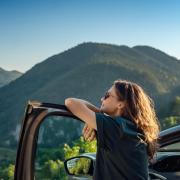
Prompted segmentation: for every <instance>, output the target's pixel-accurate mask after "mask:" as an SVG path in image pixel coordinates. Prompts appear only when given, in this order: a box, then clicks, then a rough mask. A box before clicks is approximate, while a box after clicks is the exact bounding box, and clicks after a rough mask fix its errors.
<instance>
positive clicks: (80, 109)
mask: <svg viewBox="0 0 180 180" xmlns="http://www.w3.org/2000/svg"><path fill="white" fill-rule="evenodd" d="M65 105H66V107H67V108H68V109H69V110H70V111H71V112H72V113H73V114H74V115H75V116H77V117H79V118H80V119H81V120H83V121H84V122H85V123H87V124H88V126H89V127H91V128H93V129H96V130H97V125H96V117H95V112H101V111H100V108H98V107H96V106H94V105H93V104H91V103H89V102H88V101H85V100H82V99H77V98H67V99H66V100H65Z"/></svg>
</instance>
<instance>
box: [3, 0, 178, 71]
mask: <svg viewBox="0 0 180 180" xmlns="http://www.w3.org/2000/svg"><path fill="white" fill-rule="evenodd" d="M179 9H180V1H179V0H0V67H2V68H3V69H5V70H18V71H20V72H23V73H24V72H26V71H27V70H29V69H30V68H32V67H33V66H34V65H35V64H37V63H39V62H42V61H44V60H45V59H47V58H48V57H50V56H52V55H54V54H58V53H61V52H63V51H65V50H67V49H69V48H72V47H74V46H76V45H78V44H80V43H83V42H99V43H110V44H116V45H127V46H129V47H133V46H136V45H148V46H152V47H154V48H157V49H159V50H161V51H164V52H165V53H167V54H169V55H171V56H174V57H176V58H177V59H180V46H179V45H180V10H179Z"/></svg>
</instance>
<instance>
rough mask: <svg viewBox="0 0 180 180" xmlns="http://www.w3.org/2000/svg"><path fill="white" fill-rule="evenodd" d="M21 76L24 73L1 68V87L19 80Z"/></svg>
mask: <svg viewBox="0 0 180 180" xmlns="http://www.w3.org/2000/svg"><path fill="white" fill-rule="evenodd" d="M21 75H22V73H21V72H19V71H16V70H13V71H6V70H4V69H3V68H1V67H0V87H2V86H5V85H7V84H8V83H10V82H11V81H13V80H15V79H17V78H19V77H20V76H21Z"/></svg>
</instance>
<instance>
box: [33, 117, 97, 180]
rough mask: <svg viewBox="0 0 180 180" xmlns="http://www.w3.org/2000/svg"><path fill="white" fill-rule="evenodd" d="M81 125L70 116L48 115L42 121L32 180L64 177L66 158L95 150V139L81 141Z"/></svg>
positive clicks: (82, 139)
mask: <svg viewBox="0 0 180 180" xmlns="http://www.w3.org/2000/svg"><path fill="white" fill-rule="evenodd" d="M83 126H84V123H82V122H81V121H79V120H77V119H73V118H70V117H61V116H49V117H47V118H46V119H45V120H44V122H43V123H42V124H41V126H40V129H39V134H38V140H37V141H38V143H37V151H36V157H35V179H61V180H66V179H67V178H68V177H67V175H66V173H65V170H64V163H63V162H64V160H65V159H68V158H71V157H75V156H78V155H80V154H82V153H84V152H93V151H94V152H95V151H96V141H95V140H94V141H93V142H85V141H84V138H83V136H82V128H83ZM88 143H89V144H88ZM90 143H91V144H90ZM93 147H94V149H93Z"/></svg>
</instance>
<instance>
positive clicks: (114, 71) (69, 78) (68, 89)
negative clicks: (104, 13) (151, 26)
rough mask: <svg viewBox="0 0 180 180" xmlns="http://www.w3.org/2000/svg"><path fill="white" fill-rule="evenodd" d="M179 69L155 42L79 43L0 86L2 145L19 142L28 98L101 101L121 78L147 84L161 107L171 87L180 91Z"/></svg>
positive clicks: (146, 86) (54, 100)
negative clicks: (145, 44) (69, 98)
mask: <svg viewBox="0 0 180 180" xmlns="http://www.w3.org/2000/svg"><path fill="white" fill-rule="evenodd" d="M179 70H180V61H179V60H177V59H176V58H174V57H171V56H169V55H168V54H166V53H164V52H162V51H160V50H157V49H155V48H153V47H148V46H135V47H132V48H130V47H128V46H117V45H110V44H100V43H83V44H80V45H77V46H75V47H73V48H71V49H68V50H67V51H64V52H62V53H60V54H57V55H54V56H52V57H50V58H48V59H46V60H44V61H42V62H41V63H38V64H36V65H35V66H34V67H32V68H31V69H30V70H29V71H27V72H26V73H25V74H23V75H22V76H21V77H20V78H18V79H17V80H15V81H13V82H11V83H10V84H8V85H6V86H4V87H2V88H1V89H0V109H1V111H0V123H1V128H0V142H1V144H0V145H1V146H7V145H11V144H12V143H13V142H14V139H15V136H16V135H17V132H18V131H17V130H18V127H19V124H20V123H21V120H22V118H23V112H24V108H25V105H26V103H27V101H28V100H38V101H41V102H51V103H58V104H64V99H65V98H67V97H70V96H71V97H72V96H73V97H78V98H83V99H86V100H89V101H90V102H92V103H94V104H95V105H97V106H99V105H100V98H101V97H102V95H103V94H104V92H105V91H106V90H107V89H108V88H109V87H110V86H111V85H112V82H113V81H114V80H116V79H119V78H120V79H127V80H131V81H134V82H136V83H138V84H140V85H142V86H143V87H144V89H145V90H146V91H147V92H148V93H149V95H150V96H151V97H152V98H153V99H154V100H155V103H156V108H157V111H160V110H162V109H163V108H164V106H165V105H166V104H164V102H166V103H168V102H170V98H174V97H175V96H174V94H172V92H174V91H176V96H178V95H180V93H179V90H176V88H178V87H180V81H179V79H180V71H179ZM165 95H167V96H165ZM160 112H162V111H160ZM159 116H160V117H161V116H163V114H161V113H159Z"/></svg>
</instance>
